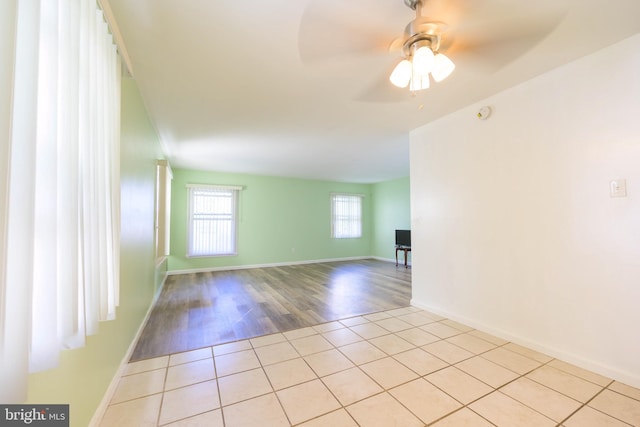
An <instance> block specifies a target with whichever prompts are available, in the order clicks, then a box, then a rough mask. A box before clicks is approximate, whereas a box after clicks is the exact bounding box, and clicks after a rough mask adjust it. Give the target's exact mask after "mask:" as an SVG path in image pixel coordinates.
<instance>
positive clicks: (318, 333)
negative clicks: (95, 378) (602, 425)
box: [118, 308, 638, 426]
mask: <svg viewBox="0 0 640 427" xmlns="http://www.w3.org/2000/svg"><path fill="white" fill-rule="evenodd" d="M393 310H400V308H398V309H393ZM388 311H391V310H382V311H379V312H376V313H373V314H377V313H384V312H388ZM415 312H419V311H413V312H411V313H415ZM408 314H410V313H408ZM403 315H405V314H398V315H391V316H390V317H386V318H382V319H378V320H369V319H366V318H365V319H366V320H367V323H372V324H376V325H377V323H376V322H379V321H382V320H385V319H398V320H402V319H399V317H400V316H403ZM356 317H363V318H364V316H362V315H360V316H352V317H349V318H346V319H351V318H356ZM346 319H338V320H334V321H329V322H325V323H323V324H328V323H332V322H339V323H340V324H341V325H342V326H341V327H340V328H336V329H331V330H327V331H320V330H318V329H315V328H314V333H313V334H311V335H307V336H303V337H297V338H291V339H290V338H288V337H287V336H286V335H285V334H284V333H283V332H276V333H273V334H267V335H263V336H268V335H275V334H277V333H280V334H282V336H283V337H284V341H281V342H287V343H289V345H291V347H292V348H293V349H294V351H295V352H296V354H297V357H296V358H295V359H298V358H299V359H302V360H303V361H304V363H305V366H307V367H308V368H309V369H310V370H311V371H312V372H313V373H314V375H315V377H316V378H315V379H313V380H309V381H304V382H302V383H300V384H304V383H306V382H311V381H315V380H320V382H321V383H322V384H323V385H324V387H325V388H326V389H327V390H328V391H329V392H330V393H331V395H332V396H333V397H334V398H335V399H336V401H337V402H338V404H339V405H340V407H339V408H337V409H335V410H332V411H329V412H327V413H324V414H320V415H317V416H315V417H313V418H311V419H309V420H305V421H302V422H303V423H304V422H308V421H310V420H313V419H317V418H319V417H322V416H324V415H327V414H330V413H333V412H336V411H339V410H344V411H345V412H347V414H348V415H349V417H350V418H351V419H353V417H352V415H351V413H350V412H349V411H348V410H347V406H345V405H343V404H342V403H341V402H340V400H339V399H338V398H337V396H336V395H335V394H334V392H333V391H332V390H331V389H330V388H329V387H328V386H327V385H326V384H325V382H324V381H323V378H324V377H320V376H319V375H318V373H317V372H315V370H314V369H313V368H312V367H311V365H309V362H308V361H307V360H306V359H305V357H306V356H310V355H313V354H318V353H321V352H323V351H329V350H337V351H338V352H340V354H341V355H343V356H344V357H346V358H347V359H348V360H350V362H351V363H354V361H353V360H351V359H350V358H349V357H348V356H347V354H345V353H343V351H342V350H341V347H345V346H347V345H350V344H354V343H356V342H361V341H356V342H354V343H349V344H345V345H342V346H337V345H335V344H334V343H333V342H331V341H328V340H327V338H326V337H324V336H323V334H326V333H328V332H332V331H335V330H341V329H347V330H350V331H351V332H353V333H355V334H356V335H358V336H359V337H361V338H362V342H367V343H368V344H370V345H372V346H374V347H375V348H376V349H379V350H381V351H382V352H383V353H384V354H385V357H383V358H380V359H374V360H372V361H369V362H365V363H362V364H355V363H354V367H356V368H358V370H359V371H360V372H362V373H363V374H364V375H366V376H367V377H368V378H370V379H371V380H372V381H374V383H376V384H377V385H379V386H380V387H381V388H382V391H380V392H378V393H374V394H372V395H370V396H368V397H365V398H363V399H360V400H358V401H355V402H352V403H350V404H349V405H348V406H351V405H354V404H356V403H358V402H361V401H363V400H365V399H368V398H371V397H373V396H377V395H380V394H383V393H387V394H389V395H390V396H391V397H392V398H393V399H394V400H395V401H396V402H397V403H399V404H400V405H402V407H403V408H405V409H406V410H407V411H409V413H411V414H412V415H413V416H415V417H416V418H418V419H420V418H419V417H418V416H417V415H416V414H415V413H413V412H412V411H411V410H410V409H409V408H407V407H406V406H405V405H404V404H403V403H402V402H400V401H399V400H398V399H397V398H396V397H395V396H393V395H392V394H391V393H389V390H391V389H394V388H397V387H400V386H402V385H405V384H408V383H410V382H412V381H415V380H416V379H424V380H426V381H427V382H429V381H428V380H427V379H426V378H425V377H426V376H427V375H431V374H433V373H434V372H439V371H441V370H444V369H447V368H450V367H454V368H456V369H460V368H458V367H457V366H456V365H458V364H460V363H462V362H464V361H466V360H470V359H472V358H475V357H482V358H483V359H485V360H487V361H488V362H490V363H494V364H496V365H497V366H499V367H501V368H503V369H506V370H508V371H511V372H513V373H515V374H518V375H519V376H518V377H516V378H514V379H512V380H510V381H508V382H506V383H504V384H502V385H500V386H499V387H494V386H492V385H490V384H487V383H485V382H484V381H482V380H481V379H479V378H476V377H475V376H474V375H472V374H470V373H468V372H466V371H464V370H461V369H460V370H461V371H462V372H464V373H465V374H467V375H469V376H470V377H472V378H474V379H475V380H477V381H480V382H482V383H483V384H486V385H487V386H489V387H490V388H491V389H492V390H491V391H490V392H488V393H486V394H483V395H482V396H480V397H478V398H477V399H475V400H473V401H471V402H469V403H467V404H463V403H462V402H460V401H458V400H457V399H455V398H454V397H453V396H450V395H449V394H448V393H447V392H446V391H444V390H442V389H441V388H440V387H438V386H437V385H435V384H433V383H431V382H429V384H432V385H433V386H435V387H436V389H437V390H439V391H441V392H443V393H445V394H446V395H448V396H450V397H451V398H453V399H454V400H455V401H457V402H458V403H460V404H462V406H461V407H460V408H458V409H456V410H455V411H452V412H449V413H447V414H445V415H443V416H442V417H440V418H438V419H436V420H434V421H431V422H429V424H428V425H432V424H433V423H437V422H438V421H440V420H442V419H444V418H446V417H448V416H450V415H451V414H453V413H456V412H458V411H460V410H462V409H465V408H466V409H468V410H470V411H472V412H473V413H474V414H477V415H478V416H480V417H481V418H483V419H486V418H484V417H483V416H482V415H481V414H479V413H477V412H476V411H474V410H473V409H472V408H470V407H469V405H471V404H473V403H475V402H477V401H478V400H480V399H482V398H484V397H486V396H487V395H489V394H491V393H494V392H496V391H501V390H502V389H503V388H504V387H506V386H507V385H509V384H511V383H513V382H515V381H517V380H519V379H521V378H527V379H529V380H531V381H533V382H535V383H536V384H539V385H541V386H543V387H545V388H548V389H550V390H552V391H554V392H556V393H559V394H561V395H563V396H565V397H567V398H570V399H572V400H574V401H577V399H575V398H573V397H571V396H568V395H566V394H565V393H563V392H561V391H559V390H556V389H554V388H551V387H549V386H547V385H545V384H542V383H539V382H538V381H536V380H535V379H531V378H528V377H527V375H529V374H530V373H531V372H534V371H536V370H537V369H540V368H541V367H544V366H550V363H552V362H553V361H555V360H558V359H555V358H551V359H550V360H548V361H546V362H541V361H539V360H536V359H533V358H530V357H528V356H525V355H524V354H521V353H518V352H516V351H512V350H510V349H509V348H505V346H507V345H508V344H510V343H511V342H505V343H503V344H500V345H498V344H496V343H493V342H490V341H488V340H485V339H483V338H481V337H477V336H475V335H473V334H470V333H471V332H473V331H475V330H476V329H471V330H468V331H462V330H460V329H458V328H455V327H453V326H451V325H448V324H446V323H444V324H445V325H447V326H450V327H452V328H454V329H458V330H459V331H460V333H458V334H455V335H452V336H449V337H446V338H442V337H437V338H438V341H434V342H441V341H446V342H447V343H449V344H451V345H453V346H456V347H458V348H460V349H462V350H465V351H469V352H470V353H472V355H471V356H469V357H467V358H464V359H461V360H459V361H457V362H455V363H449V362H447V361H444V362H445V363H447V366H446V367H443V368H440V369H437V370H435V371H432V372H429V373H428V374H425V375H420V373H419V372H416V371H414V370H413V369H411V368H410V367H409V366H406V365H404V364H403V363H402V362H400V361H399V360H397V359H395V357H394V356H397V355H398V354H402V353H405V352H408V351H412V350H415V349H421V350H422V351H425V352H426V353H428V354H430V355H431V356H433V357H435V358H437V359H439V360H442V359H440V358H439V357H438V356H437V355H434V354H431V353H430V352H429V351H427V350H425V349H424V348H423V347H424V346H418V345H415V344H413V343H412V342H409V341H407V340H406V339H404V338H403V337H402V336H399V335H398V333H399V332H402V331H405V330H409V329H420V330H423V329H421V327H420V326H425V325H429V324H433V323H440V322H443V320H447V319H440V320H437V321H433V322H428V323H426V324H424V325H419V326H418V325H414V324H410V325H411V327H409V328H406V329H400V330H397V331H390V330H389V329H386V328H384V327H383V326H381V325H377V326H379V327H381V328H383V329H385V330H386V331H388V333H386V334H383V335H380V336H376V337H372V338H365V337H363V336H362V335H360V334H358V333H357V332H355V331H354V330H353V329H352V327H351V326H348V325H346V324H344V323H342V322H341V320H346ZM363 324H365V323H363ZM321 325H322V324H321ZM316 326H318V325H316ZM352 326H357V325H352ZM298 329H303V328H297V329H293V330H292V331H295V330H298ZM423 331H425V332H427V333H429V332H428V331H426V330H423ZM285 332H290V331H285ZM464 334H469V335H471V336H473V337H475V338H477V339H479V340H482V341H485V342H487V343H489V344H492V345H494V346H495V347H494V348H491V349H488V350H485V351H482V352H479V353H475V352H473V351H470V350H468V349H466V348H464V347H461V346H459V345H457V344H456V343H453V342H449V341H447V340H448V339H450V338H452V337H455V336H461V335H464ZM309 336H319V337H322V338H323V339H324V340H326V341H328V342H329V344H330V345H331V348H330V349H325V350H320V351H317V352H312V353H309V354H307V355H306V356H303V355H302V354H301V353H300V351H299V350H298V349H297V348H296V347H295V346H294V345H293V344H292V341H294V340H296V339H302V338H306V337H309ZM383 336H395V337H397V338H399V339H401V340H403V341H405V342H407V343H409V344H411V345H412V347H413V348H411V349H408V350H405V351H401V352H399V353H394V354H390V353H387V352H386V351H385V350H383V349H381V348H379V347H377V346H376V345H375V344H373V343H372V342H370V341H371V340H373V339H375V338H379V337H383ZM254 338H260V337H254ZM252 339H253V338H245V339H241V340H236V341H232V342H229V343H223V344H216V345H213V346H207V347H202V348H209V349H210V351H211V358H212V362H213V368H214V375H215V380H216V388H217V394H218V403H219V408H220V410H221V416H222V420H223V425H226V421H225V419H224V406H223V405H222V397H221V390H220V384H219V379H220V377H219V376H218V370H217V365H216V360H215V354H214V347H215V346H218V345H225V344H231V343H235V342H241V341H248V342H249V344H250V346H251V350H252V351H253V354H254V355H255V357H256V358H257V360H258V362H259V364H260V369H261V370H262V373H263V374H264V375H265V377H266V378H267V381H268V382H269V385H270V387H271V389H272V391H271V392H269V393H265V394H262V395H260V396H264V395H266V394H270V393H273V394H274V395H275V397H276V399H277V401H278V403H279V406H280V408H281V409H282V411H283V413H284V414H285V417H286V418H287V420H288V422H289V423H290V425H293V424H292V423H291V420H290V418H289V415H288V414H287V412H286V410H285V409H284V406H283V404H282V402H281V400H280V398H279V396H278V394H277V391H278V390H276V389H275V387H274V385H273V383H272V381H271V379H270V378H269V376H268V375H267V372H266V370H265V366H270V365H264V363H263V362H262V360H261V359H260V358H259V357H258V355H257V353H256V348H260V347H267V346H270V345H275V344H278V343H272V344H267V345H263V346H259V347H255V346H254V343H253V342H251V340H252ZM425 345H428V344H425ZM498 348H502V349H503V350H505V351H509V352H510V353H514V354H516V355H519V356H521V357H524V358H526V359H529V360H532V361H534V362H536V363H539V366H537V367H535V368H533V369H530V370H529V371H527V372H525V373H522V374H520V373H518V372H514V371H512V370H511V369H509V368H507V367H505V366H503V365H501V364H499V363H496V362H493V361H492V360H490V359H486V358H485V357H483V356H482V355H484V354H486V353H488V352H490V351H493V350H495V349H498ZM194 350H198V349H194ZM194 350H188V351H194ZM238 351H239V350H238ZM238 351H231V352H230V353H226V354H233V353H237V352H238ZM180 353H185V352H178V353H174V354H180ZM171 356H172V354H170V355H167V365H166V366H165V367H164V368H162V369H164V371H165V372H164V379H163V388H162V391H161V394H162V396H161V399H160V407H159V411H158V414H157V417H156V425H158V426H159V425H160V416H161V413H162V408H163V405H164V397H165V396H164V395H165V393H166V390H165V387H166V385H167V379H168V373H169V369H170V368H171V367H172V366H171V365H170V359H171ZM384 358H391V359H393V360H395V361H397V362H398V363H400V364H401V365H403V366H404V367H406V368H407V369H409V370H410V371H411V372H413V373H414V374H416V375H418V377H417V378H415V379H412V380H409V381H407V382H404V383H402V384H398V385H394V386H393V387H391V388H389V389H387V388H386V387H384V386H382V384H379V383H378V381H376V380H375V379H374V378H372V377H370V375H369V374H367V372H365V371H364V370H363V369H362V368H361V366H362V365H364V364H367V363H372V362H375V361H376V360H382V359H384ZM198 360H204V359H198ZM198 360H191V361H187V362H182V363H178V364H176V365H175V366H179V365H184V364H188V363H193V362H194V361H198ZM287 360H293V359H287ZM287 360H284V361H280V362H275V363H272V364H277V363H283V362H286V361H287ZM130 363H135V362H130ZM272 364H271V365H272ZM550 367H551V368H553V369H557V370H559V371H561V372H563V373H564V374H567V375H571V376H573V377H576V378H578V379H580V380H583V381H587V382H589V383H592V384H594V385H597V386H598V387H600V390H599V391H598V392H597V393H596V394H595V395H594V396H592V397H591V398H589V399H588V400H587V401H586V402H584V403H582V402H580V403H581V405H580V406H579V407H578V408H577V409H576V410H574V411H573V412H571V413H570V414H569V415H568V416H566V417H565V418H564V419H563V420H562V421H560V422H556V421H555V420H552V421H553V422H556V423H557V424H556V425H558V426H559V425H562V424H563V423H564V422H566V421H567V420H568V419H570V418H571V417H572V416H574V415H575V414H576V413H577V412H578V411H580V410H581V409H582V408H584V407H585V406H588V404H589V403H590V402H592V401H593V400H594V399H595V398H596V397H597V396H599V395H600V394H602V393H603V392H604V391H605V390H610V391H612V392H614V393H616V394H619V395H621V396H624V397H629V396H627V395H626V394H624V393H620V392H617V391H615V390H612V389H611V388H610V387H611V386H612V385H613V384H614V383H615V380H611V379H609V383H608V384H607V385H605V386H602V385H600V384H597V383H595V382H592V381H590V380H588V379H586V378H583V377H582V376H580V375H577V374H574V373H572V372H568V371H565V370H563V369H561V368H557V367H555V366H550ZM348 369H351V368H348ZM153 370H154V369H151V370H149V371H153ZM345 370H347V369H342V370H340V371H337V372H335V373H338V372H343V371H345ZM149 371H141V372H138V373H135V374H129V375H121V377H120V378H121V379H122V378H124V377H127V376H130V375H136V374H139V373H143V372H149ZM240 372H245V371H240ZM238 373H239V372H238ZM234 374H235V373H234ZM229 375H232V374H229ZM329 375H332V374H328V375H325V377H327V376H329ZM202 382H206V381H204V380H203V381H198V382H196V383H194V384H198V383H202ZM190 385H193V384H188V385H185V386H183V387H178V388H176V389H179V388H184V387H188V386H190ZM297 385H299V384H294V385H292V386H289V387H285V388H284V389H287V388H291V387H295V386H297ZM284 389H283V390H284ZM154 394H156V393H151V394H149V395H145V396H138V397H136V398H132V399H127V400H126V401H123V402H118V403H124V402H127V401H132V400H136V399H139V398H142V397H148V396H152V395H154ZM260 396H255V397H252V398H249V399H244V400H242V401H239V402H234V403H233V404H237V403H241V402H244V401H247V400H250V399H253V398H256V397H260ZM507 396H508V397H509V398H511V399H513V400H515V401H516V402H519V403H520V404H522V405H524V406H525V407H527V408H529V409H531V410H533V411H535V412H537V413H539V414H541V415H542V416H544V417H546V418H549V417H548V416H547V415H545V414H543V413H541V412H539V411H538V410H536V409H534V408H532V407H531V406H529V405H527V404H526V403H524V402H520V401H519V400H517V399H515V398H513V397H511V396H509V395H507ZM629 398H631V399H633V400H636V401H637V400H638V399H635V398H632V397H629ZM578 402H579V401H578ZM230 405H231V404H230ZM230 405H226V406H230ZM595 410H597V409H595ZM597 411H598V412H600V413H603V414H605V415H607V416H611V417H613V415H610V414H608V413H604V412H601V411H599V410H597ZM206 412H209V411H206ZM197 415H200V414H193V415H189V416H188V417H185V418H183V419H188V418H192V417H194V416H197ZM613 418H614V419H616V420H618V418H616V417H613ZM549 419H550V418H549ZM181 420H182V419H181ZM175 421H179V420H175ZM354 421H355V420H354ZM421 421H422V420H421ZM487 421H489V420H487ZM619 421H621V422H624V421H622V420H619ZM171 422H174V421H171ZM489 422H490V421H489ZM356 424H357V422H356Z"/></svg>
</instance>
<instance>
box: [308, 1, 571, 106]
mask: <svg viewBox="0 0 640 427" xmlns="http://www.w3.org/2000/svg"><path fill="white" fill-rule="evenodd" d="M403 2H404V6H407V7H409V8H411V9H413V10H414V11H415V18H414V19H413V20H411V21H410V22H409V23H408V24H406V27H405V30H404V34H403V35H402V36H401V37H397V34H398V32H397V30H398V25H397V23H398V21H400V20H403V21H404V22H406V20H405V19H406V9H405V8H404V7H399V6H402V3H400V0H349V1H345V0H310V2H309V4H308V6H307V8H306V9H305V11H304V13H303V15H302V19H301V23H300V29H299V37H298V48H299V53H300V58H301V60H302V62H303V63H305V64H315V63H317V62H319V61H326V62H331V63H332V64H338V63H349V64H353V60H356V59H358V58H363V57H372V56H373V57H375V56H376V55H378V56H380V55H382V57H381V59H380V63H381V64H388V65H383V67H384V69H386V68H387V67H388V66H392V65H393V64H394V60H393V59H392V58H389V57H388V55H393V56H395V57H396V59H395V64H396V65H395V68H393V70H392V71H390V72H389V71H384V74H383V76H381V77H382V78H381V79H380V80H379V81H378V82H376V83H375V84H374V85H373V86H372V87H370V88H369V90H368V91H367V92H365V94H364V95H363V96H361V97H359V100H361V101H369V102H394V101H404V100H408V99H410V98H411V97H407V96H406V92H405V91H404V90H399V89H398V88H407V87H408V88H409V90H410V91H411V93H416V92H417V91H422V90H423V89H427V88H428V87H429V83H430V81H431V80H433V81H435V82H441V81H442V80H444V79H446V78H447V77H448V76H449V75H451V73H452V72H453V71H454V69H456V70H460V71H456V73H455V74H458V73H463V74H464V73H468V72H469V70H470V69H472V70H473V73H474V76H475V78H477V76H480V75H482V74H483V73H492V72H496V71H497V70H499V69H501V68H502V67H504V66H506V65H507V64H509V63H510V62H512V61H514V60H516V59H517V58H518V57H520V56H521V55H523V54H524V53H526V52H527V51H528V50H529V49H531V48H532V47H534V46H535V45H536V44H537V43H538V42H540V41H541V40H542V39H543V38H544V37H545V36H546V35H547V34H549V33H550V32H551V31H552V30H553V29H554V28H555V27H556V26H557V25H558V24H559V23H560V21H561V20H562V18H563V17H564V15H565V11H564V7H563V6H562V5H559V4H558V3H562V2H557V1H552V0H542V1H539V2H537V3H536V4H535V5H532V4H531V3H530V2H514V1H512V0H403ZM542 4H544V5H543V6H544V7H542ZM425 11H426V12H427V14H428V15H429V17H427V16H423V12H425ZM398 53H399V54H400V56H401V58H399V59H400V60H399V61H398V58H397V56H398ZM454 61H455V63H456V64H455V65H454ZM351 70H352V69H351V68H350V69H349V71H348V72H350V71H351ZM364 71H366V72H367V73H369V74H371V73H376V74H377V72H376V71H375V70H373V71H372V70H370V69H367V70H364ZM380 71H382V70H380ZM357 72H358V74H359V76H362V75H363V70H358V71H357ZM354 79H355V78H354Z"/></svg>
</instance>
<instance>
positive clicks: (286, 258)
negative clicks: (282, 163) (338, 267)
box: [169, 169, 373, 271]
mask: <svg viewBox="0 0 640 427" xmlns="http://www.w3.org/2000/svg"><path fill="white" fill-rule="evenodd" d="M186 184H227V185H240V186H243V187H244V189H243V190H242V191H241V192H240V204H239V209H240V211H239V231H238V255H237V256H230V257H229V256H226V257H204V258H187V257H186V256H185V254H186V242H187V202H188V196H187V189H186ZM371 189H372V186H371V185H369V184H349V183H340V182H331V181H317V180H305V179H295V178H280V177H269V176H257V175H246V174H230V173H217V172H203V171H194V170H184V169H174V171H173V182H172V195H171V204H172V206H171V256H170V258H169V270H171V271H185V270H199V269H211V268H220V267H232V266H242V265H263V264H274V263H287V262H296V261H311V260H322V259H334V258H348V257H361V256H370V255H371V244H372V241H373V237H372V224H373V222H372V221H373V216H372V211H371V200H372V194H371ZM333 192H345V193H356V194H364V195H365V197H364V204H363V236H362V238H359V239H332V238H331V210H330V194H331V193H333Z"/></svg>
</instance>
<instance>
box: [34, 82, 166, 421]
mask: <svg viewBox="0 0 640 427" xmlns="http://www.w3.org/2000/svg"><path fill="white" fill-rule="evenodd" d="M161 157H162V156H161V151H160V148H159V143H158V138H157V136H156V133H155V131H154V128H153V127H152V125H151V123H150V121H149V118H148V117H147V113H146V110H145V108H144V106H143V104H142V101H141V98H140V95H139V93H138V89H137V87H136V85H135V83H134V81H133V80H123V82H122V126H121V183H122V185H121V197H122V199H121V212H122V228H121V230H122V232H121V249H120V250H121V270H120V307H118V310H117V317H116V320H113V321H109V322H102V323H101V324H100V332H99V333H98V334H97V335H95V336H91V337H89V338H88V340H87V345H86V346H85V347H83V348H80V349H76V350H68V351H64V352H62V354H61V360H60V365H59V366H58V367H57V368H56V369H52V370H49V371H45V372H41V373H37V374H32V375H30V378H29V402H31V403H68V404H70V405H71V406H70V411H71V426H77V427H85V426H87V425H89V422H90V420H91V417H92V416H93V414H94V412H95V410H96V409H97V407H98V405H99V404H100V401H101V399H102V397H103V395H104V393H105V391H106V390H107V388H108V386H109V384H110V382H111V380H112V378H113V377H114V375H115V373H116V372H117V370H118V368H119V366H120V363H121V362H122V359H123V357H124V356H125V354H126V352H127V350H128V348H129V346H130V344H131V342H132V340H133V338H134V336H135V334H136V332H137V330H138V328H139V327H140V325H141V323H142V320H143V319H144V316H145V314H146V312H147V309H148V307H149V305H150V303H151V301H152V300H153V296H154V293H155V289H156V288H157V287H158V286H159V283H158V282H159V281H160V280H162V278H163V275H162V274H158V273H157V272H156V271H155V263H154V247H155V246H154V240H153V239H154V228H153V226H154V195H155V191H154V189H155V159H156V158H161Z"/></svg>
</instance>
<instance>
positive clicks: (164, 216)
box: [156, 160, 173, 262]
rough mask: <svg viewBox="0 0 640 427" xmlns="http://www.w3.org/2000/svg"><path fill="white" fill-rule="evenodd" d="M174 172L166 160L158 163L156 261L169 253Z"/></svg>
mask: <svg viewBox="0 0 640 427" xmlns="http://www.w3.org/2000/svg"><path fill="white" fill-rule="evenodd" d="M172 179H173V173H172V172H171V166H170V165H169V162H167V161H166V160H158V161H157V163H156V262H158V261H161V260H164V259H165V258H166V257H167V256H168V255H169V229H170V223H171V180H172Z"/></svg>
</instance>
